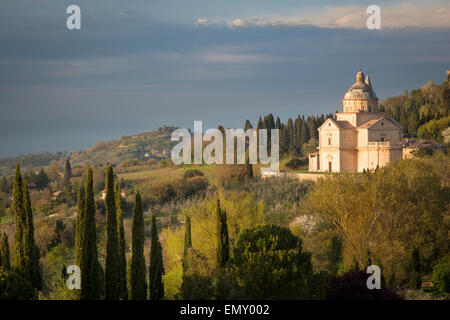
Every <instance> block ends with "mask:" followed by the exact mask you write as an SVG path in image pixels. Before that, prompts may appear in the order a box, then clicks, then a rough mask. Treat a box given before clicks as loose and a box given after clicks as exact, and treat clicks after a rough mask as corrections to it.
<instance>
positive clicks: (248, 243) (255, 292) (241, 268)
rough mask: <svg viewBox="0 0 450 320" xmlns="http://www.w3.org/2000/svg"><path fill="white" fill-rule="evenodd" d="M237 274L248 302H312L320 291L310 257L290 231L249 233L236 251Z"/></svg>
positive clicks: (265, 229) (269, 227) (256, 230)
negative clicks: (258, 300) (253, 300)
mask: <svg viewBox="0 0 450 320" xmlns="http://www.w3.org/2000/svg"><path fill="white" fill-rule="evenodd" d="M233 265H234V270H235V273H236V276H237V278H238V282H239V284H240V285H241V289H242V295H243V297H245V298H247V299H308V298H309V299H312V298H317V297H318V296H317V295H318V292H319V291H318V288H319V286H317V285H316V284H315V283H316V280H317V279H316V278H315V276H314V274H313V271H312V263H311V255H310V254H309V253H307V252H304V251H303V250H302V242H301V240H300V239H299V238H297V237H296V236H294V235H293V234H292V233H291V231H290V230H289V229H287V228H282V227H279V226H276V225H264V226H257V227H252V228H249V229H246V230H244V231H243V232H242V234H241V235H240V237H239V239H238V241H237V243H236V247H235V249H234V261H233Z"/></svg>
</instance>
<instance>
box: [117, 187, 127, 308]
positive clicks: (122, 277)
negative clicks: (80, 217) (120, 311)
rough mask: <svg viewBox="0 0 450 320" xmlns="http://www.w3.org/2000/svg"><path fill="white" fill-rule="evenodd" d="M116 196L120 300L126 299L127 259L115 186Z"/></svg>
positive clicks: (120, 197) (119, 198)
mask: <svg viewBox="0 0 450 320" xmlns="http://www.w3.org/2000/svg"><path fill="white" fill-rule="evenodd" d="M115 196H116V212H117V246H118V252H119V255H118V258H119V283H120V284H119V291H120V299H122V300H127V299H128V288H127V258H126V255H125V249H126V247H125V232H124V228H123V210H122V195H121V192H120V187H119V185H118V184H116V187H115Z"/></svg>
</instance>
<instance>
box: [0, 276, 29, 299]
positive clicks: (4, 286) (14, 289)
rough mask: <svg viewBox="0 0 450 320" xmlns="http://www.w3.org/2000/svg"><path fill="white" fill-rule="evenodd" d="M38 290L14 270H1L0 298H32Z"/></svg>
mask: <svg viewBox="0 0 450 320" xmlns="http://www.w3.org/2000/svg"><path fill="white" fill-rule="evenodd" d="M32 299H36V291H35V290H34V289H33V287H32V286H31V284H30V283H29V282H27V281H26V280H25V279H23V278H22V277H20V276H19V275H17V274H16V273H14V272H11V271H3V269H2V270H0V300H32Z"/></svg>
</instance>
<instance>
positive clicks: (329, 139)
mask: <svg viewBox="0 0 450 320" xmlns="http://www.w3.org/2000/svg"><path fill="white" fill-rule="evenodd" d="M328 145H331V137H328Z"/></svg>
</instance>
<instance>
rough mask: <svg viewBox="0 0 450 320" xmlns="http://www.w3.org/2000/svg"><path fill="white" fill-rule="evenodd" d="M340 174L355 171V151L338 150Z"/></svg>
mask: <svg viewBox="0 0 450 320" xmlns="http://www.w3.org/2000/svg"><path fill="white" fill-rule="evenodd" d="M339 153H340V168H339V169H340V172H355V171H356V169H357V151H356V149H348V150H345V149H344V150H340V152H339Z"/></svg>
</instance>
